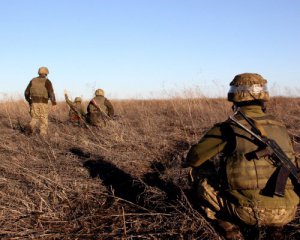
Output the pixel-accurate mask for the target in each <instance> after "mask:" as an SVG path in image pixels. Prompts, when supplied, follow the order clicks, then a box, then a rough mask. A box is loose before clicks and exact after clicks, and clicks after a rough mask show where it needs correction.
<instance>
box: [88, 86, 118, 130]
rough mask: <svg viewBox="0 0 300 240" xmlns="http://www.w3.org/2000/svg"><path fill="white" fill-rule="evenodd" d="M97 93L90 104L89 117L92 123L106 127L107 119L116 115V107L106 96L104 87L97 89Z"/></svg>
mask: <svg viewBox="0 0 300 240" xmlns="http://www.w3.org/2000/svg"><path fill="white" fill-rule="evenodd" d="M95 95H96V96H95V97H94V98H93V99H92V100H91V101H90V102H89V104H88V107H87V119H88V121H89V123H90V124H92V125H95V126H99V127H104V126H106V121H107V119H108V118H111V117H113V116H114V108H113V106H112V104H111V102H110V101H109V100H108V99H107V98H105V97H104V91H103V90H102V89H97V90H96V92H95ZM99 108H100V110H99Z"/></svg>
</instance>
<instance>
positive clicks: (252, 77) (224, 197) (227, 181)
mask: <svg viewBox="0 0 300 240" xmlns="http://www.w3.org/2000/svg"><path fill="white" fill-rule="evenodd" d="M266 84H267V81H266V80H265V79H264V78H263V77H262V76H260V75H259V74H253V73H244V74H239V75H237V76H235V78H234V79H233V81H232V82H231V83H230V86H231V87H230V90H229V93H228V101H231V102H233V109H234V110H237V109H239V111H241V112H242V113H244V115H246V116H247V117H248V118H249V119H251V121H253V122H254V123H256V124H257V126H260V127H261V129H263V130H264V132H265V133H266V136H267V137H269V138H271V139H274V140H275V141H276V142H277V143H278V144H279V146H280V147H281V149H282V150H283V151H284V152H285V153H286V155H287V156H288V157H289V159H290V160H291V161H292V162H293V163H294V164H295V165H296V160H295V154H294V151H293V147H292V143H291V141H290V138H289V136H288V133H287V130H286V128H285V126H284V125H283V124H282V123H281V122H278V121H277V120H275V119H274V117H273V116H271V115H269V114H266V113H265V102H266V101H268V100H269V93H268V91H267V87H266ZM237 119H238V122H241V123H243V124H244V125H246V124H245V120H243V119H242V118H237ZM257 149H259V147H258V144H257V142H256V141H255V140H253V138H252V137H251V135H250V134H249V133H247V132H246V131H245V130H243V129H241V128H239V127H238V126H237V124H234V123H233V122H232V121H230V120H227V121H225V122H222V123H218V124H216V125H215V126H214V127H212V128H211V129H210V130H209V131H208V132H207V133H206V134H205V135H204V136H203V137H202V138H201V140H200V141H199V142H198V144H195V145H193V146H192V147H191V149H190V150H189V152H188V154H187V157H186V161H185V162H184V164H183V167H192V169H191V171H190V176H191V179H193V180H194V182H193V184H194V190H195V192H196V195H197V197H198V198H199V199H200V200H201V201H200V202H201V204H200V205H201V208H202V209H203V210H204V211H205V212H206V214H207V217H209V218H210V219H212V220H215V221H216V222H217V223H218V224H219V226H220V227H221V228H222V229H223V230H224V234H225V237H226V239H242V235H241V232H240V230H239V228H238V226H237V225H236V224H234V223H243V224H246V225H248V226H249V225H252V226H257V227H258V229H259V227H261V226H267V227H271V228H272V230H273V231H272V234H273V237H274V236H277V235H276V234H281V230H282V227H283V226H284V225H285V224H287V223H289V222H290V221H292V220H293V219H294V218H295V214H296V209H297V205H298V203H299V197H298V196H297V194H296V193H295V191H294V186H293V184H292V182H291V180H290V179H288V181H287V184H286V186H285V194H284V196H281V197H280V196H276V195H273V194H269V193H267V192H266V186H267V184H268V182H269V181H270V178H271V176H272V175H274V173H275V170H276V166H274V164H273V162H272V161H270V160H271V159H272V158H271V156H269V155H267V156H263V157H260V158H259V159H257V158H255V157H254V155H253V154H252V153H253V152H255V151H256V150H257ZM217 155H219V156H220V158H219V163H218V166H216V162H217V161H213V160H212V159H213V157H215V156H217ZM215 160H216V159H215ZM296 166H297V165H296ZM216 169H217V170H218V171H217V170H216Z"/></svg>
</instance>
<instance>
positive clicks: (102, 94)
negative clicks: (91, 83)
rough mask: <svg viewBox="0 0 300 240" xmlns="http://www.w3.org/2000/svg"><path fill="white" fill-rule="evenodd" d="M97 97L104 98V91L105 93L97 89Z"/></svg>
mask: <svg viewBox="0 0 300 240" xmlns="http://www.w3.org/2000/svg"><path fill="white" fill-rule="evenodd" d="M95 95H96V96H104V91H103V89H100V88H99V89H97V90H96V91H95Z"/></svg>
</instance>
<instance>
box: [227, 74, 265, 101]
mask: <svg viewBox="0 0 300 240" xmlns="http://www.w3.org/2000/svg"><path fill="white" fill-rule="evenodd" d="M227 99H228V101H230V102H245V101H253V100H261V101H264V102H266V101H269V99H270V97H269V92H268V89H267V80H266V79H264V78H263V77H262V76H261V75H259V74H257V73H242V74H238V75H236V76H235V77H234V79H233V80H232V81H231V83H230V89H229V92H228V95H227Z"/></svg>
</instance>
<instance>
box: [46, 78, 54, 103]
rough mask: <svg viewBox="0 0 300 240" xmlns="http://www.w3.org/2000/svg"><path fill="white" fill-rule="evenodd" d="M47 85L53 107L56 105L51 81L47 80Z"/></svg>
mask: <svg viewBox="0 0 300 240" xmlns="http://www.w3.org/2000/svg"><path fill="white" fill-rule="evenodd" d="M45 85H46V89H47V91H48V95H49V98H50V100H51V102H52V105H56V100H55V94H54V90H53V86H52V83H51V82H50V80H48V79H47V81H46V84H45Z"/></svg>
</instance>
